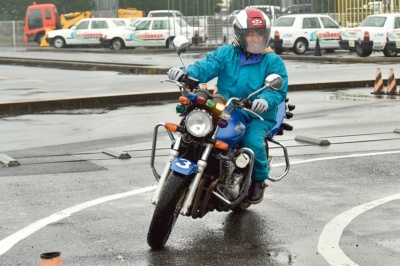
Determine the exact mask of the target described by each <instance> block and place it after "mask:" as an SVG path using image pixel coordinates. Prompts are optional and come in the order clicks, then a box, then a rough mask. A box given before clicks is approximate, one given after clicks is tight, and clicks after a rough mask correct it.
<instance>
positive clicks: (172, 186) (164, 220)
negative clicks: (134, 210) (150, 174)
mask: <svg viewBox="0 0 400 266" xmlns="http://www.w3.org/2000/svg"><path fill="white" fill-rule="evenodd" d="M189 181H190V179H189V178H188V177H187V176H184V175H180V174H178V173H175V172H173V171H172V172H171V174H170V175H169V177H168V179H167V181H166V182H165V186H164V189H163V191H162V193H161V196H160V199H159V201H158V203H157V205H156V208H155V210H154V214H153V218H152V220H151V223H150V227H149V232H148V233H147V243H148V244H149V246H150V247H151V248H152V249H162V248H163V247H164V245H165V243H166V242H167V240H168V238H169V236H170V234H171V231H172V228H173V227H174V225H175V222H176V220H177V219H178V215H179V212H180V210H181V208H182V204H183V199H184V198H185V194H186V191H187V188H188V187H189Z"/></svg>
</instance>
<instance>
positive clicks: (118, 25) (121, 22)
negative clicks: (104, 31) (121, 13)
mask: <svg viewBox="0 0 400 266" xmlns="http://www.w3.org/2000/svg"><path fill="white" fill-rule="evenodd" d="M113 22H114V24H115V26H117V27H121V26H125V22H124V21H123V20H116V19H114V20H113Z"/></svg>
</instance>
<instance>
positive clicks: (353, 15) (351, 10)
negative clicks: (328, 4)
mask: <svg viewBox="0 0 400 266" xmlns="http://www.w3.org/2000/svg"><path fill="white" fill-rule="evenodd" d="M399 6H400V0H384V1H370V0H358V1H352V0H337V13H335V14H332V17H333V19H335V20H336V21H338V22H340V23H341V25H342V26H343V27H357V26H359V25H360V23H361V22H362V21H363V20H364V19H365V18H366V17H367V16H369V15H372V14H386V13H398V12H399Z"/></svg>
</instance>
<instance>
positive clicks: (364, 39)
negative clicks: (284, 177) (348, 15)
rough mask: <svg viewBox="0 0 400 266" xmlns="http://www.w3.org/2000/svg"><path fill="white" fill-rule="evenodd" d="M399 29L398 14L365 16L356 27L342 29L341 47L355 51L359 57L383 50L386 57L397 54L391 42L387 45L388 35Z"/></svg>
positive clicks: (399, 18) (399, 16) (399, 19)
mask: <svg viewBox="0 0 400 266" xmlns="http://www.w3.org/2000/svg"><path fill="white" fill-rule="evenodd" d="M396 30H400V14H399V13H391V14H377V15H370V16H368V17H366V18H365V19H364V20H363V21H362V22H361V24H360V26H359V27H356V28H348V29H347V30H344V31H342V33H341V36H340V37H341V41H340V42H339V44H340V46H341V47H342V49H345V50H349V51H354V50H355V51H356V53H357V55H358V56H360V57H367V56H370V55H371V54H372V52H373V51H376V52H383V54H384V55H385V56H386V57H394V56H397V51H396V50H392V48H393V44H392V43H391V44H389V46H388V45H387V42H388V39H389V37H390V36H389V35H390V34H392V36H393V37H394V36H395V35H394V33H395V31H396Z"/></svg>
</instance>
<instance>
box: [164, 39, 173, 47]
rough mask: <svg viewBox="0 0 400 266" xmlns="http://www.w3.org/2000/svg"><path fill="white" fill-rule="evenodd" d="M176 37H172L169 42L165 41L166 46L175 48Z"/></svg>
mask: <svg viewBox="0 0 400 266" xmlns="http://www.w3.org/2000/svg"><path fill="white" fill-rule="evenodd" d="M173 40H174V37H170V38H169V39H168V40H167V42H166V43H165V47H167V48H169V49H174V43H173Z"/></svg>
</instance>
